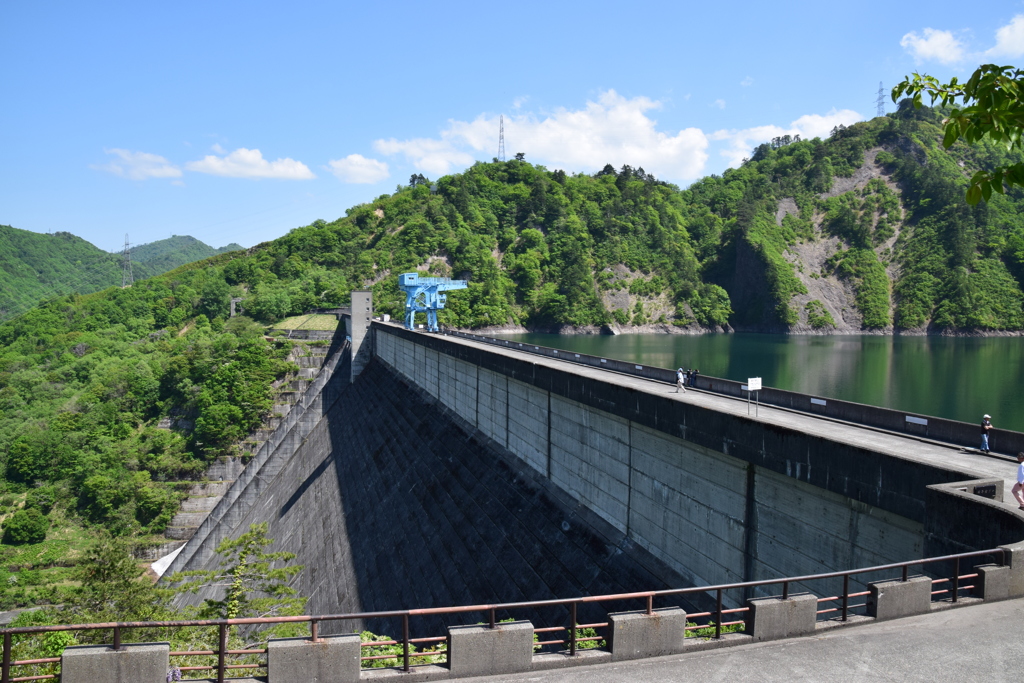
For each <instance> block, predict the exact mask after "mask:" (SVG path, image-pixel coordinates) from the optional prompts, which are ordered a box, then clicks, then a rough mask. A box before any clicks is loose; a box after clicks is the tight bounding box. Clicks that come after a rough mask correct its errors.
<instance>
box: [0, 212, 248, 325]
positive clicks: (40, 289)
mask: <svg viewBox="0 0 1024 683" xmlns="http://www.w3.org/2000/svg"><path fill="white" fill-rule="evenodd" d="M242 248H243V247H241V246H240V245H238V244H229V245H227V246H225V247H221V248H220V249H215V248H213V247H211V246H208V245H206V244H204V243H202V242H200V241H199V240H197V239H196V238H194V237H189V236H180V235H174V236H172V237H170V238H168V239H163V240H158V241H156V242H150V243H149V244H143V245H141V246H139V247H135V248H133V249H132V273H133V275H134V277H135V279H136V280H141V279H144V278H148V277H153V276H155V275H161V274H163V273H166V272H167V271H169V270H174V269H175V268H178V267H180V266H183V265H185V264H186V263H192V262H193V261H199V260H201V259H205V258H209V257H210V256H215V255H217V254H221V253H224V252H226V251H235V250H237V249H242ZM121 274H122V264H121V255H120V254H111V253H109V252H106V251H104V250H102V249H100V248H99V247H97V246H95V245H93V244H91V243H89V242H87V241H86V240H84V239H82V238H81V237H78V236H76V235H73V234H72V233H70V232H63V231H62V232H57V233H54V234H49V235H44V234H41V233H35V232H30V231H28V230H19V229H18V228H13V227H11V226H9V225H0V321H3V320H7V319H9V318H12V317H14V316H15V315H18V314H19V313H22V312H24V311H27V310H28V309H30V308H32V307H33V306H35V305H36V304H37V303H38V302H39V301H42V300H43V299H46V298H49V297H53V296H57V295H60V294H68V293H72V292H76V293H78V294H89V293H92V292H96V291H99V290H101V289H106V288H107V287H113V286H117V285H120V284H121Z"/></svg>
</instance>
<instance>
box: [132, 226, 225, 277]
mask: <svg viewBox="0 0 1024 683" xmlns="http://www.w3.org/2000/svg"><path fill="white" fill-rule="evenodd" d="M239 249H244V247H243V246H242V245H240V244H234V243H232V244H229V245H227V246H226V247H221V248H220V249H214V248H213V247H211V246H208V245H206V244H203V243H202V242H200V241H199V240H197V239H196V238H195V237H190V236H188V235H172V236H171V237H169V238H168V239H165V240H157V241H156V242H150V243H149V244H143V245H141V246H138V247H135V248H133V249H132V261H133V262H136V263H142V264H145V265H146V267H147V268H148V269H149V270H150V271H152V272H154V273H157V274H159V273H166V272H167V271H169V270H174V269H175V268H177V267H178V266H183V265H185V264H186V263H192V262H193V261H201V260H202V259H205V258H210V257H211V256H216V255H217V254H223V253H225V252H228V251H238V250H239Z"/></svg>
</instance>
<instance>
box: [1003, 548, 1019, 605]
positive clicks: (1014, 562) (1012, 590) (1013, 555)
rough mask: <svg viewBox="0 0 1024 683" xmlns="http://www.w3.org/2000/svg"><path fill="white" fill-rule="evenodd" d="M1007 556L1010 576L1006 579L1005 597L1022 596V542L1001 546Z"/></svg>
mask: <svg viewBox="0 0 1024 683" xmlns="http://www.w3.org/2000/svg"><path fill="white" fill-rule="evenodd" d="M999 547H1000V548H1002V549H1004V550H1006V551H1007V555H1008V556H1009V559H1008V562H1007V564H1008V565H1009V566H1010V576H1009V578H1008V579H1007V597H1009V598H1019V597H1022V596H1024V541H1022V542H1020V543H1014V544H1013V545H1001V546H999Z"/></svg>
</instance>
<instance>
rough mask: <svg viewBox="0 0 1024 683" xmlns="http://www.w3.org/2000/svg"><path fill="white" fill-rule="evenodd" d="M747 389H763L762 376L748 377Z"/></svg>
mask: <svg viewBox="0 0 1024 683" xmlns="http://www.w3.org/2000/svg"><path fill="white" fill-rule="evenodd" d="M747 390H748V391H761V378H760V377H751V378H749V379H747Z"/></svg>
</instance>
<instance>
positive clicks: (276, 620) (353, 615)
mask: <svg viewBox="0 0 1024 683" xmlns="http://www.w3.org/2000/svg"><path fill="white" fill-rule="evenodd" d="M1007 554H1008V551H1007V550H1006V549H1005V548H992V549H989V550H975V551H971V552H966V553H957V554H953V555H940V556H937V557H926V558H921V559H917V560H908V561H905V562H892V563H889V564H882V565H876V566H873V567H861V568H858V569H848V570H843V571H835V572H825V573H821V574H807V575H803V576H790V577H782V578H776V579H760V580H757V581H744V582H740V583H725V584H716V585H712V586H691V587H689V588H667V589H661V590H651V591H636V592H632V593H614V594H607V595H588V596H580V597H575V598H554V599H550V600H532V601H522V602H506V603H485V604H477V605H456V606H451V607H427V608H419V609H407V610H386V611H378V612H345V613H339V614H320V615H299V616H290V617H252V618H236V619H191V620H177V621H117V622H103V623H92V624H59V625H51V626H19V627H8V628H0V634H2V635H3V656H2V664H0V683H11V682H12V681H13V680H15V679H12V678H11V675H10V669H11V667H12V666H17V665H21V664H23V663H25V664H27V663H28V661H32V660H27V661H26V662H12V661H11V650H12V635H18V634H28V633H51V632H55V631H92V630H101V629H111V630H113V632H114V640H115V645H114V649H117V647H118V646H120V640H121V638H120V635H121V631H122V630H123V629H133V628H179V627H186V626H216V627H218V631H219V633H218V635H219V641H220V642H219V648H218V650H216V651H212V650H208V651H203V653H204V654H205V653H207V652H208V653H209V654H210V655H215V656H216V657H217V664H216V666H213V667H209V668H210V669H215V670H216V671H217V680H218V682H222V681H223V680H224V676H225V673H226V670H227V669H233V668H240V667H245V668H251V667H252V666H253V665H231V664H227V662H226V657H227V656H228V655H232V654H242V653H246V654H248V653H250V652H252V653H253V654H255V653H256V651H247V650H229V649H228V648H227V634H228V629H229V628H230V627H231V626H242V625H253V624H281V623H304V622H311V624H312V625H315V624H316V623H317V622H321V621H344V620H353V619H382V618H389V617H399V618H401V619H402V639H401V640H398V641H392V642H393V643H394V644H401V645H402V646H403V647H402V653H401V654H396V655H389V656H388V658H395V659H400V660H402V669H403V670H404V671H409V670H410V666H411V665H410V660H411V659H414V658H419V657H421V656H430V655H436V654H441V653H440V652H434V653H422V654H421V653H416V652H410V646H411V645H413V644H415V643H417V642H427V641H434V640H437V639H434V638H415V639H414V638H410V637H409V618H410V617H413V616H422V615H434V614H461V613H466V612H484V613H486V614H487V615H488V621H489V624H488V625H489V626H490V627H491V628H494V627H495V626H497V624H496V623H495V621H494V619H495V614H496V612H497V611H498V610H513V609H526V608H536V607H550V606H559V605H565V606H568V607H569V609H570V615H571V621H570V626H569V627H567V628H566V630H568V631H569V637H568V639H567V640H568V641H569V649H570V652H571V653H575V651H576V643H577V642H582V641H583V640H591V639H582V638H578V637H577V629H579V628H583V627H582V626H581V625H580V624H577V623H576V609H577V607H578V606H579V605H580V604H581V603H601V602H614V601H620V600H633V599H643V600H644V602H645V611H646V612H647V613H648V614H650V613H652V611H653V603H654V598H656V597H665V596H673V595H687V594H692V593H711V592H714V593H715V602H716V609H715V611H714V612H705V613H701V614H700V615H693V616H705V615H706V616H711V615H715V617H716V618H715V624H714V628H715V637H716V638H720V637H721V635H722V633H721V629H722V627H723V626H727V625H730V624H733V623H739V622H729V623H727V624H723V623H722V617H723V615H725V614H728V613H734V612H741V611H744V610H745V609H747V608H734V609H723V608H722V596H723V593H724V592H725V591H728V590H736V589H741V588H756V587H759V586H771V585H783V586H784V587H785V588H786V592H787V593H788V587H789V584H791V583H795V582H807V581H814V580H821V579H830V578H842V579H843V593H842V595H840V596H832V597H829V598H821V599H819V602H823V601H826V600H837V599H841V600H842V608H841V612H842V615H841V620H842V621H846V619H847V612H848V610H849V608H850V607H851V605H849V599H850V598H851V597H860V596H862V595H864V593H863V592H859V593H850V591H849V579H850V577H851V576H855V575H858V574H868V573H872V572H878V571H885V570H890V569H900V570H902V576H901V579H902V580H903V581H906V580H907V578H908V573H907V568H909V567H914V566H918V565H925V564H932V563H936V562H947V561H953V562H954V567H955V571H954V575H953V578H952V582H953V590H951V591H949V592H951V593H952V596H951V598H952V601H953V602H956V601H957V592H958V591H957V588H961V586H959V585H958V583H959V580H960V579H965V578H973V577H974V576H975V575H966V576H960V575H959V568H960V560H962V559H966V558H971V557H983V556H986V555H997V556H999V558H1000V562H1001V564H1003V565H1006V564H1007V560H1008V557H1007ZM947 580H948V579H947ZM962 588H967V586H962ZM943 592H946V591H943ZM825 611H831V610H822V612H825ZM702 628H703V627H702ZM545 630H550V629H545ZM563 642H564V641H563ZM380 644H383V643H378V642H375V643H372V645H380ZM174 654H184V653H182V652H175V653H174ZM189 654H198V653H192V652H189ZM374 658H375V657H367V658H364V659H374ZM190 668H193V667H190ZM202 668H206V667H202Z"/></svg>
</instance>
